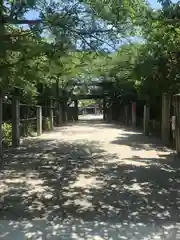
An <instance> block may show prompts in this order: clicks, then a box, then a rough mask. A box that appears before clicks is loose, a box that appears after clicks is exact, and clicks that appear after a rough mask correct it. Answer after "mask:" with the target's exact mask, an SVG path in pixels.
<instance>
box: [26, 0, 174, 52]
mask: <svg viewBox="0 0 180 240" xmlns="http://www.w3.org/2000/svg"><path fill="white" fill-rule="evenodd" d="M57 1H58V0H57ZM147 1H148V3H149V4H150V5H151V7H152V8H154V9H158V8H161V4H160V3H158V2H157V1H156V0H147ZM172 2H177V0H172ZM38 17H39V14H38V12H37V11H33V10H32V11H30V12H28V13H27V14H26V18H27V19H32V20H34V19H38ZM24 28H25V29H26V28H27V25H25V26H24ZM43 35H44V34H43ZM45 37H47V36H46V34H45ZM129 39H131V40H132V41H135V42H136V41H142V38H139V37H137V38H136V37H132V38H131V37H130V38H129ZM123 43H124V42H122V43H120V44H118V45H117V46H116V48H117V49H118V48H119V47H120V45H121V44H123ZM104 46H105V47H106V48H107V49H109V51H112V52H113V51H114V50H115V49H113V48H112V49H111V48H110V47H108V46H106V44H104Z"/></svg>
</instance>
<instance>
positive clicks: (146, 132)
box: [143, 105, 149, 135]
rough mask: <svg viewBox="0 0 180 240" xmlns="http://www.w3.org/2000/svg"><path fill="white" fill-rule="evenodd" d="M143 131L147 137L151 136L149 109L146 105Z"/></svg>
mask: <svg viewBox="0 0 180 240" xmlns="http://www.w3.org/2000/svg"><path fill="white" fill-rule="evenodd" d="M143 131H144V134H145V135H148V134H149V107H148V106H147V105H144V118H143Z"/></svg>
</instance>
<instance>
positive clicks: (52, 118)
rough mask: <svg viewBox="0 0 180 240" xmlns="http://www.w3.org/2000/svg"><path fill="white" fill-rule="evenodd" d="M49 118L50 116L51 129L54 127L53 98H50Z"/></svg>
mask: <svg viewBox="0 0 180 240" xmlns="http://www.w3.org/2000/svg"><path fill="white" fill-rule="evenodd" d="M49 118H50V130H51V131H52V130H53V128H54V115H53V100H52V99H51V100H50V108H49Z"/></svg>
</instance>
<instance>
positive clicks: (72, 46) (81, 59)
mask: <svg viewBox="0 0 180 240" xmlns="http://www.w3.org/2000/svg"><path fill="white" fill-rule="evenodd" d="M162 6H163V7H162V9H159V10H153V9H152V8H151V7H150V6H149V5H148V4H147V3H146V2H144V1H143V0H136V1H130V0H126V1H122V2H121V1H94V0H79V1H75V0H66V1H51V2H50V3H48V2H44V1H32V0H28V1H25V2H23V1H10V0H9V1H7V0H5V1H4V3H3V5H2V4H1V7H0V18H1V19H2V21H1V22H2V23H1V25H0V40H1V42H2V44H1V46H0V60H1V61H0V70H1V71H0V72H1V80H0V84H1V89H2V90H3V91H4V93H5V94H6V95H8V94H9V93H12V92H14V89H15V88H16V89H17V88H18V89H19V92H20V93H21V95H22V96H23V98H24V99H25V101H28V100H29V101H32V100H33V101H35V100H36V96H37V95H38V94H40V95H41V96H45V97H47V95H48V96H55V97H58V96H60V95H62V94H63V93H64V91H66V92H68V96H69V97H70V95H71V94H72V93H76V94H78V93H86V92H88V91H89V84H90V83H91V82H92V81H94V80H95V81H96V80H98V81H99V80H101V81H102V82H103V84H102V85H101V91H102V89H103V91H106V92H109V93H111V94H114V93H116V94H118V95H123V94H126V93H136V94H137V95H138V96H139V98H141V99H144V100H147V101H153V99H156V97H158V96H160V95H161V94H162V92H170V93H175V92H178V91H179V84H180V79H179V78H180V75H179V72H180V71H179V61H180V54H179V48H180V44H179V36H180V35H179V31H180V21H179V8H180V6H179V4H178V3H177V4H172V3H171V2H169V1H168V2H166V1H163V2H162ZM32 10H33V11H35V12H36V15H39V17H38V19H36V20H34V19H33V20H27V19H26V16H27V13H29V15H30V13H32ZM32 16H33V15H32ZM22 24H26V26H25V27H24V25H22ZM122 43H123V44H122Z"/></svg>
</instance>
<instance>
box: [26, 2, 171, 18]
mask: <svg viewBox="0 0 180 240" xmlns="http://www.w3.org/2000/svg"><path fill="white" fill-rule="evenodd" d="M148 2H149V3H150V4H151V6H152V7H153V8H160V7H161V5H160V4H159V3H158V2H157V1H156V0H148ZM173 2H175V0H174V1H173ZM26 17H27V18H28V19H37V18H38V13H37V12H36V11H31V12H29V13H27V15H26Z"/></svg>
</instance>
